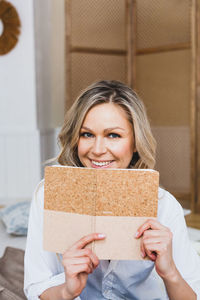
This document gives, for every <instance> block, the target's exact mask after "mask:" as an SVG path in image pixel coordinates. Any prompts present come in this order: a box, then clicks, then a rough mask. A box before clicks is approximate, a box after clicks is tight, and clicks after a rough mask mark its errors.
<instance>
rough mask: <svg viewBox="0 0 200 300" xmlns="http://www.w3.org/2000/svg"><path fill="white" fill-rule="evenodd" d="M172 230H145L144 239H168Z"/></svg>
mask: <svg viewBox="0 0 200 300" xmlns="http://www.w3.org/2000/svg"><path fill="white" fill-rule="evenodd" d="M168 238H170V232H168V231H166V230H146V231H144V232H143V239H155V240H156V239H168Z"/></svg>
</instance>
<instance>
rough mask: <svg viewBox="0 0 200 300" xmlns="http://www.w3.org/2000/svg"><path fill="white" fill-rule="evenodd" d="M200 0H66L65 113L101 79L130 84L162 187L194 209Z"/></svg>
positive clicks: (199, 168)
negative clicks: (143, 110)
mask: <svg viewBox="0 0 200 300" xmlns="http://www.w3.org/2000/svg"><path fill="white" fill-rule="evenodd" d="M197 1H200V0H183V1H179V0H173V1H160V0H148V1H146V0H110V1H107V0H101V1H99V0H73V1H72V0H66V67H67V73H66V78H67V88H66V91H67V101H66V103H67V107H69V106H70V105H71V103H72V102H73V101H74V99H75V98H76V96H77V95H78V94H79V92H80V90H82V89H83V88H85V87H86V86H88V85H89V84H91V83H92V82H94V81H97V80H101V79H117V80H120V81H122V82H125V83H128V84H129V85H130V86H132V87H133V88H134V89H135V90H136V91H137V92H138V93H139V95H140V96H141V98H142V99H143V101H144V103H145V105H146V107H147V113H148V115H149V117H150V121H151V125H152V128H153V133H154V135H155V137H156V140H157V143H158V150H157V165H156V168H157V169H158V170H159V171H160V174H161V184H162V185H163V186H164V187H165V188H166V189H168V190H169V191H170V192H172V193H173V194H174V195H175V196H176V197H177V198H178V199H179V200H180V201H181V200H187V201H190V204H191V207H192V209H193V210H194V209H195V207H197V206H198V205H197V204H198V203H199V207H200V187H198V182H199V184H200V163H199V161H200V159H199V160H197V159H198V158H197V156H198V154H199V156H200V144H199V143H197V134H198V132H197V122H198V119H197V117H198V116H197V112H196V108H197V103H196V101H197V98H196V96H197V93H196V92H197V84H196V82H197V81H198V80H199V82H200V76H199V77H197V75H198V74H197V73H196V71H197V55H196V35H197V21H198V18H197V15H198V14H197V11H198V10H199V8H198V7H197ZM198 3H199V2H198ZM199 48H200V47H199ZM199 48H198V49H199ZM198 51H199V50H198ZM199 55H200V54H199ZM198 78H199V79H198ZM199 106H200V104H199ZM199 123H200V122H199ZM197 146H198V147H199V148H198V147H197ZM198 174H199V175H198ZM198 176H199V177H198ZM198 197H199V200H198V201H197V199H198ZM186 204H187V203H186Z"/></svg>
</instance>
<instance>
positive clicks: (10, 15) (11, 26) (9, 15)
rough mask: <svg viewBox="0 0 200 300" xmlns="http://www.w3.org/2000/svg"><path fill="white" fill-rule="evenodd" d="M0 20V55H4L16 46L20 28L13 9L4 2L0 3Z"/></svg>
mask: <svg viewBox="0 0 200 300" xmlns="http://www.w3.org/2000/svg"><path fill="white" fill-rule="evenodd" d="M0 20H1V21H2V24H3V31H2V34H1V35H0V55H4V54H6V53H8V52H9V51H11V50H12V49H13V48H14V47H15V45H16V44H17V42H18V36H19V34H20V26H21V23H20V19H19V15H18V13H17V11H16V9H15V7H14V6H13V5H12V4H11V3H9V2H7V1H5V0H1V1H0Z"/></svg>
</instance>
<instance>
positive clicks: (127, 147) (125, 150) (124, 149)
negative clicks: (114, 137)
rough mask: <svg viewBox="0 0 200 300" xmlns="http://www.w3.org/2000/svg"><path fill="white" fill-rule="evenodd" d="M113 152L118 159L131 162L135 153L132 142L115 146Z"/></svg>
mask: <svg viewBox="0 0 200 300" xmlns="http://www.w3.org/2000/svg"><path fill="white" fill-rule="evenodd" d="M110 149H111V148H110ZM111 151H112V152H113V154H114V155H115V156H116V157H118V158H121V159H124V160H131V159H132V155H133V152H134V146H133V143H130V142H128V143H127V142H124V143H119V144H117V145H113V146H112V149H111Z"/></svg>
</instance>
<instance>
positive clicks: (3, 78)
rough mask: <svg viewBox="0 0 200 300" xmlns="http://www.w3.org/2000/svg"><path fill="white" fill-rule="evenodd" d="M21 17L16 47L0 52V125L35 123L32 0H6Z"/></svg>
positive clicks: (20, 126) (33, 125)
mask: <svg viewBox="0 0 200 300" xmlns="http://www.w3.org/2000/svg"><path fill="white" fill-rule="evenodd" d="M10 3H12V4H13V5H14V6H15V7H16V9H17V11H18V14H19V16H20V19H21V24H22V28H21V34H20V36H19V42H18V44H17V45H16V47H15V48H14V49H13V50H12V51H11V52H9V53H8V54H7V55H3V56H0V129H1V130H7V129H9V130H24V128H26V129H30V130H32V129H35V128H36V127H37V119H36V113H35V112H36V103H35V97H36V94H35V54H34V27H33V7H32V0H26V1H24V0H10Z"/></svg>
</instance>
